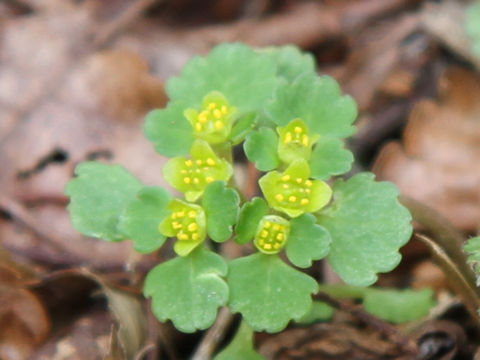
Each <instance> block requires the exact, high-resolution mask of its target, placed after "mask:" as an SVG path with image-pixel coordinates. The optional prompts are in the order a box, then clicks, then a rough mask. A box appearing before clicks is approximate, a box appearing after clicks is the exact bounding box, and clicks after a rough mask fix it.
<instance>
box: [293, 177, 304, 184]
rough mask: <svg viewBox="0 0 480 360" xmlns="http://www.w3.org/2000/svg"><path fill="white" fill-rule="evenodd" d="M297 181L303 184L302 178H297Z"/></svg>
mask: <svg viewBox="0 0 480 360" xmlns="http://www.w3.org/2000/svg"><path fill="white" fill-rule="evenodd" d="M295 181H296V182H297V184H301V183H302V181H303V179H302V178H296V179H295Z"/></svg>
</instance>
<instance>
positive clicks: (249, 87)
mask: <svg viewBox="0 0 480 360" xmlns="http://www.w3.org/2000/svg"><path fill="white" fill-rule="evenodd" d="M275 72H276V68H275V64H274V63H273V61H272V60H271V59H270V58H269V57H267V56H264V55H260V54H258V53H256V52H255V51H253V50H252V49H251V48H250V47H248V46H246V45H243V44H239V43H236V44H222V45H219V46H216V47H215V48H214V49H213V50H212V51H211V52H210V53H209V54H208V55H207V56H206V57H199V56H197V57H194V58H193V59H192V60H190V61H189V62H188V63H187V64H186V65H185V67H184V68H183V70H182V74H181V75H180V76H179V77H174V78H170V80H168V82H167V93H168V96H169V97H170V98H171V99H172V100H175V101H177V100H182V102H183V103H185V104H186V105H188V107H194V108H198V107H200V106H201V102H202V99H203V97H204V96H205V95H207V94H208V93H209V92H211V91H219V92H221V93H222V94H223V95H224V96H225V97H226V98H227V99H228V101H229V102H230V104H231V105H232V106H235V107H236V108H238V110H239V115H240V116H241V115H243V114H245V113H247V112H251V111H257V110H259V109H261V108H263V105H264V103H265V101H266V100H267V99H269V98H270V97H271V96H272V93H273V90H274V88H275V86H276V85H277V78H276V74H275Z"/></svg>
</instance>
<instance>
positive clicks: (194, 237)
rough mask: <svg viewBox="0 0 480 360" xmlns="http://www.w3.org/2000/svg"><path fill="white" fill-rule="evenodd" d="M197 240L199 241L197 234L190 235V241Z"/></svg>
mask: <svg viewBox="0 0 480 360" xmlns="http://www.w3.org/2000/svg"><path fill="white" fill-rule="evenodd" d="M198 239H200V235H198V233H195V234H192V240H194V241H197V240H198Z"/></svg>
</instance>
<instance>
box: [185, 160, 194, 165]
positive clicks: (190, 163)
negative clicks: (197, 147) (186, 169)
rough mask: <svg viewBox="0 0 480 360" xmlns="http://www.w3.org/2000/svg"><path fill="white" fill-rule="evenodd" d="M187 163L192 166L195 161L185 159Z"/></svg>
mask: <svg viewBox="0 0 480 360" xmlns="http://www.w3.org/2000/svg"><path fill="white" fill-rule="evenodd" d="M185 165H187V166H192V165H193V161H192V160H185Z"/></svg>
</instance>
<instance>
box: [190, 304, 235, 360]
mask: <svg viewBox="0 0 480 360" xmlns="http://www.w3.org/2000/svg"><path fill="white" fill-rule="evenodd" d="M232 320H233V315H232V313H231V312H230V311H229V310H228V309H227V308H226V307H224V308H222V309H221V310H220V312H219V314H218V317H217V321H215V324H213V326H212V327H211V328H210V329H209V330H208V332H207V333H206V334H205V336H204V337H203V339H202V341H201V342H200V345H198V348H197V350H196V351H195V354H194V355H193V357H192V360H209V359H211V358H212V354H213V353H214V352H215V349H216V348H217V345H218V344H219V343H220V341H222V339H223V337H224V336H225V330H226V329H227V328H228V326H229V325H230V323H231V322H232Z"/></svg>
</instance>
